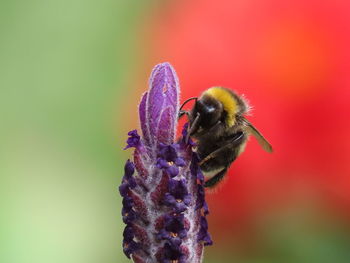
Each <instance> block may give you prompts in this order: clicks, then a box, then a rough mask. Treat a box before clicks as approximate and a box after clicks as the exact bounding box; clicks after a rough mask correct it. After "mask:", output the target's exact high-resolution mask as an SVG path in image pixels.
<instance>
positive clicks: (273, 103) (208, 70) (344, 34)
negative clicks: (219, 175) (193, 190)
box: [143, 0, 350, 251]
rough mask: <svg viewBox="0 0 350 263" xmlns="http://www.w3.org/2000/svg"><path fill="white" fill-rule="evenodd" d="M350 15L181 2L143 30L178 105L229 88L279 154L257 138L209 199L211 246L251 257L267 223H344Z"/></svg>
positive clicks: (324, 8) (286, 5)
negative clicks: (289, 219)
mask: <svg viewBox="0 0 350 263" xmlns="http://www.w3.org/2000/svg"><path fill="white" fill-rule="evenodd" d="M349 16H350V2H349V1H321V2H320V1H301V0H296V1H277V0H265V1H229V0H227V1H210V0H194V1H184V0H182V1H174V2H169V3H168V5H167V6H165V7H162V8H160V9H159V10H158V12H157V13H156V15H155V18H154V21H153V26H152V27H151V29H149V27H147V28H146V29H145V30H144V32H143V33H145V34H146V35H148V38H149V41H150V43H151V44H150V46H152V48H153V50H152V51H151V52H150V54H149V55H148V56H149V57H148V61H149V65H147V66H149V68H151V67H152V66H153V65H154V64H156V63H159V62H161V61H169V62H170V63H172V64H173V66H174V67H175V69H176V71H177V73H178V76H179V78H180V84H181V91H182V94H181V97H182V100H181V101H184V100H185V99H186V98H188V97H192V96H198V95H199V94H200V93H201V92H202V91H204V90H205V89H207V88H209V87H211V86H214V85H221V86H225V87H229V88H232V89H234V90H236V91H237V92H238V93H240V94H244V95H245V96H246V98H248V100H249V101H250V103H251V105H252V106H253V111H252V116H249V117H248V118H249V120H251V122H252V123H253V124H254V125H255V126H256V127H257V128H258V129H259V130H260V131H261V132H262V133H263V134H264V135H265V137H266V138H267V139H268V140H269V141H270V142H271V144H272V145H273V147H274V150H275V152H274V153H273V154H272V155H269V154H267V153H265V152H264V151H263V150H262V149H261V148H260V147H259V145H258V144H257V142H256V141H255V139H253V138H252V139H251V140H250V142H249V144H248V147H247V149H246V151H245V153H244V154H243V155H242V156H241V157H240V158H239V159H238V160H237V161H236V162H235V163H234V165H232V166H231V169H230V171H229V176H228V177H227V179H226V181H225V182H223V183H222V184H221V186H219V187H218V189H217V190H214V191H213V193H209V194H208V200H209V206H210V209H211V215H210V229H211V233H212V235H213V237H214V241H215V242H217V243H219V244H221V245H222V246H224V245H225V243H226V241H227V240H231V241H232V242H235V240H236V241H237V243H238V244H239V246H242V247H245V246H248V247H249V248H250V249H251V246H252V245H253V244H254V243H255V242H256V240H255V241H254V239H255V237H254V236H255V234H256V232H255V231H257V230H258V231H260V230H261V229H260V230H259V224H260V223H261V222H264V220H265V217H267V218H268V217H270V216H271V215H274V216H276V217H277V218H278V217H279V216H286V215H289V214H290V213H291V214H299V215H300V217H303V216H305V213H306V211H313V212H312V214H313V215H314V216H313V217H315V218H318V219H319V220H320V221H322V220H331V221H332V222H341V224H343V223H345V224H344V225H345V226H346V225H347V221H348V220H349V219H350V210H349V209H350V177H349V175H350V154H349V152H350V140H349V137H348V136H349V134H350V122H349V114H350V106H349V99H350V96H349V95H350V90H349V88H350V86H349V84H350V75H349V69H350V65H349V61H350V60H349V59H350V56H349V54H350V52H349V46H350V21H349ZM297 211H299V213H298V212H297ZM274 216H272V217H274ZM329 218H331V219H329ZM318 219H317V220H318ZM313 220H314V219H312V220H311V222H310V224H311V225H312V224H314V221H313ZM271 222H274V221H273V220H272V221H271ZM332 224H337V223H330V224H329V225H332ZM286 227H288V224H286ZM254 233H255V234H254ZM245 239H246V241H247V242H245V241H244V240H245ZM226 244H227V243H226ZM250 251H251V250H250Z"/></svg>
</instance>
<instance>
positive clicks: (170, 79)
mask: <svg viewBox="0 0 350 263" xmlns="http://www.w3.org/2000/svg"><path fill="white" fill-rule="evenodd" d="M149 85H150V90H149V95H148V96H147V102H146V119H147V123H148V127H149V130H150V137H151V138H152V139H153V137H155V138H156V137H157V135H158V134H157V129H158V125H159V122H160V119H161V113H162V112H163V109H165V108H167V107H172V108H173V111H172V115H168V116H166V115H165V116H164V118H163V120H162V126H163V127H164V126H165V127H168V128H170V130H171V134H175V126H176V125H175V123H176V121H177V110H178V94H179V85H178V80H177V76H176V73H175V71H174V69H173V68H172V66H171V65H170V64H169V63H162V64H159V65H157V66H156V67H155V68H154V70H153V72H152V74H151V78H150V83H149Z"/></svg>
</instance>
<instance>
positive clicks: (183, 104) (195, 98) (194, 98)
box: [179, 97, 198, 111]
mask: <svg viewBox="0 0 350 263" xmlns="http://www.w3.org/2000/svg"><path fill="white" fill-rule="evenodd" d="M197 99H198V98H197V97H193V98H189V99H187V100H185V102H184V103H182V105H181V107H180V109H179V111H181V110H182V108H183V106H185V105H186V104H187V102H189V101H191V100H196V101H197Z"/></svg>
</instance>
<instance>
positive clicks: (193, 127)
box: [185, 112, 200, 143]
mask: <svg viewBox="0 0 350 263" xmlns="http://www.w3.org/2000/svg"><path fill="white" fill-rule="evenodd" d="M199 117H200V114H199V112H197V116H196V118H195V119H194V120H193V122H192V123H189V125H188V128H187V135H186V139H185V143H187V142H188V139H189V138H190V135H191V134H193V133H194V132H196V131H197V130H198V128H199V125H198V124H199V122H198V121H199Z"/></svg>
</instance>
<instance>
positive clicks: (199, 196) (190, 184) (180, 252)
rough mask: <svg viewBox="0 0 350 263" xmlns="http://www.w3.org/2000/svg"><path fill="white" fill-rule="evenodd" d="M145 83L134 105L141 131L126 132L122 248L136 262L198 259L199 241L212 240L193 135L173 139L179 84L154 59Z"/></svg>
mask: <svg viewBox="0 0 350 263" xmlns="http://www.w3.org/2000/svg"><path fill="white" fill-rule="evenodd" d="M149 85H150V87H149V90H148V91H147V92H146V93H144V94H143V96H142V99H141V103H140V105H139V115H140V126H141V131H142V136H139V135H138V133H137V131H136V130H133V131H131V132H129V133H128V135H129V138H128V140H127V146H126V147H125V149H127V148H134V154H133V162H132V161H130V160H128V161H127V162H126V164H125V167H124V176H123V179H122V183H121V185H120V187H119V192H120V195H121V196H122V198H123V208H122V216H123V222H124V223H125V224H126V227H125V230H124V233H123V237H124V239H123V250H124V253H125V255H126V256H127V257H128V258H132V259H133V261H134V262H136V263H146V262H161V263H166V262H169V263H171V262H177V263H200V262H202V254H203V247H204V246H205V245H211V244H212V241H211V239H210V236H209V234H208V223H207V220H206V215H207V214H208V213H209V212H208V206H207V203H206V202H205V191H204V186H203V184H204V177H203V174H202V172H201V170H200V169H199V166H198V162H199V158H198V156H197V154H196V153H194V152H193V151H192V146H194V143H193V141H192V140H191V139H189V140H188V142H186V140H184V139H181V140H180V141H179V143H174V141H175V134H176V128H177V118H178V109H179V84H178V79H177V76H176V73H175V71H174V69H173V68H172V66H171V65H170V64H169V63H162V64H159V65H157V66H156V67H155V68H154V70H153V72H152V74H151V78H150V82H149ZM186 135H187V125H185V127H184V128H183V131H182V136H183V138H185V137H186Z"/></svg>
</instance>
